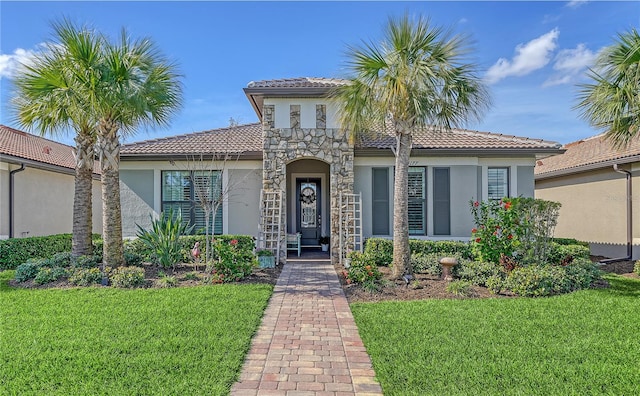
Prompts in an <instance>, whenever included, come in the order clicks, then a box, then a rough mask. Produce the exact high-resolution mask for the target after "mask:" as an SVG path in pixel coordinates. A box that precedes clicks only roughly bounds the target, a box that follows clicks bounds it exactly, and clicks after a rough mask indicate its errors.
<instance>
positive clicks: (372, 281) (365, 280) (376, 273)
mask: <svg viewBox="0 0 640 396" xmlns="http://www.w3.org/2000/svg"><path fill="white" fill-rule="evenodd" d="M348 257H349V259H350V260H351V261H350V266H349V268H348V269H347V270H346V271H345V272H344V273H343V275H344V277H345V280H346V281H347V283H355V284H359V285H360V286H362V288H363V289H365V290H367V291H368V292H371V293H373V292H375V291H377V290H379V288H380V279H381V278H382V273H381V272H380V270H379V269H378V266H377V265H376V264H375V260H374V258H373V257H371V256H370V255H368V254H367V253H360V252H351V253H349V256H348Z"/></svg>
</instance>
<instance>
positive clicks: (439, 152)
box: [354, 148, 564, 158]
mask: <svg viewBox="0 0 640 396" xmlns="http://www.w3.org/2000/svg"><path fill="white" fill-rule="evenodd" d="M563 152H564V150H562V149H558V148H530V149H529V148H521V149H499V148H493V149H486V148H484V149H483V148H476V149H474V148H460V149H454V148H442V149H437V148H430V149H420V148H418V149H416V148H414V149H411V155H418V156H429V155H435V156H445V155H453V156H469V155H472V156H510V157H519V156H523V155H527V156H535V157H536V158H537V157H538V156H540V155H552V154H561V153H563ZM354 155H356V156H359V157H364V156H393V152H392V151H391V149H390V148H360V149H358V148H356V149H355V150H354Z"/></svg>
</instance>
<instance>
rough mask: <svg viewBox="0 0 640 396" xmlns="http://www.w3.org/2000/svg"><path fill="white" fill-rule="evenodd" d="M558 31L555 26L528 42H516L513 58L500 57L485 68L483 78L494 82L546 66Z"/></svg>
mask: <svg viewBox="0 0 640 396" xmlns="http://www.w3.org/2000/svg"><path fill="white" fill-rule="evenodd" d="M559 35H560V31H559V30H558V29H557V28H555V29H553V30H552V31H550V32H549V33H545V34H543V35H542V36H540V37H538V38H535V39H533V40H531V41H529V42H528V43H525V44H518V45H517V46H516V49H515V55H514V56H513V59H511V60H508V59H505V58H500V59H498V61H497V62H496V63H495V64H494V65H493V66H491V67H490V68H489V70H487V73H486V74H485V76H484V78H485V80H486V81H487V83H489V84H493V83H496V82H498V81H500V80H502V79H503V78H506V77H509V76H524V75H527V74H529V73H531V72H533V71H535V70H538V69H541V68H543V67H544V66H546V65H547V64H548V63H549V61H550V60H551V54H552V53H553V51H554V50H555V49H556V46H557V44H556V41H557V39H558V36H559Z"/></svg>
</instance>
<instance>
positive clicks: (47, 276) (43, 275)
mask: <svg viewBox="0 0 640 396" xmlns="http://www.w3.org/2000/svg"><path fill="white" fill-rule="evenodd" d="M65 276H67V270H66V269H65V268H62V267H42V268H40V270H39V271H38V273H37V274H36V277H35V278H34V279H33V281H34V283H36V284H38V285H44V284H45V283H51V282H55V281H57V280H58V279H60V278H63V277H65Z"/></svg>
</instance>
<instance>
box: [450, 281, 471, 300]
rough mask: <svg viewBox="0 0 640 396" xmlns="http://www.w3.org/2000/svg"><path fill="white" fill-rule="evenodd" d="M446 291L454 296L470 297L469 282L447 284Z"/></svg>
mask: <svg viewBox="0 0 640 396" xmlns="http://www.w3.org/2000/svg"><path fill="white" fill-rule="evenodd" d="M446 290H447V293H451V294H455V295H456V296H462V297H468V296H470V295H471V282H469V281H463V280H457V281H453V282H449V284H447V288H446Z"/></svg>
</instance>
